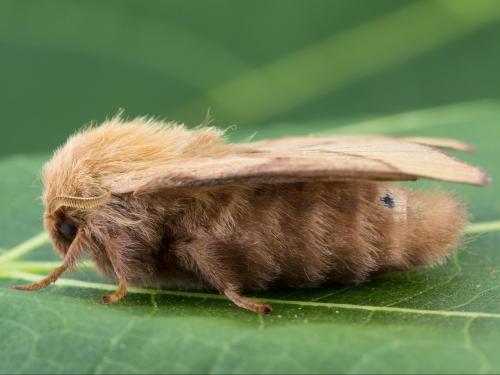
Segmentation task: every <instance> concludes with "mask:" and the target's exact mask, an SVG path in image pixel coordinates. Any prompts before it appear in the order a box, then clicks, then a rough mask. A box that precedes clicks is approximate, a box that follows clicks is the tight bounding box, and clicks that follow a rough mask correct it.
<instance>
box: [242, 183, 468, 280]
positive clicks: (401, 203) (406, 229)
mask: <svg viewBox="0 0 500 375" xmlns="http://www.w3.org/2000/svg"><path fill="white" fill-rule="evenodd" d="M252 205H253V206H254V209H255V211H254V212H255V214H254V215H253V216H252V217H250V218H248V219H245V220H244V224H243V225H242V230H241V232H240V235H239V238H238V240H237V244H236V245H235V247H236V248H241V249H243V250H242V252H241V254H239V256H241V257H244V258H246V264H249V265H250V266H249V269H252V270H253V272H252V274H248V275H246V276H245V280H244V281H243V282H242V284H243V285H244V286H245V288H249V289H266V288H268V287H270V286H273V285H275V286H285V287H295V288H310V287H316V286H319V285H322V284H326V283H328V282H340V283H347V284H349V283H359V282H362V281H365V280H367V279H368V278H369V277H370V276H371V275H373V274H378V273H383V272H387V271H392V270H406V269H409V268H412V267H414V266H420V265H432V264H435V263H438V262H440V261H441V260H443V259H444V258H445V256H446V255H447V254H449V253H450V251H451V250H453V249H454V248H456V247H457V245H458V243H459V241H460V234H461V231H462V228H463V225H464V223H465V217H466V215H465V211H464V209H463V207H462V205H461V204H460V203H459V202H458V201H457V200H455V199H454V198H452V197H450V196H449V195H446V194H444V193H429V192H417V191H411V190H407V189H405V188H403V187H402V186H400V185H398V184H385V183H372V182H331V183H315V184H307V183H306V184H288V185H282V186H278V187H273V188H272V189H271V190H266V191H264V192H261V193H260V195H259V197H257V198H256V199H254V200H253V201H252Z"/></svg>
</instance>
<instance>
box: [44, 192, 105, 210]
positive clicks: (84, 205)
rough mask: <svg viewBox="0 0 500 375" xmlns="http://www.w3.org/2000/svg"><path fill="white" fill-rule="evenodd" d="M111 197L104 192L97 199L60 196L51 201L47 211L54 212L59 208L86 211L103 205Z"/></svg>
mask: <svg viewBox="0 0 500 375" xmlns="http://www.w3.org/2000/svg"><path fill="white" fill-rule="evenodd" d="M110 197H111V193H110V192H106V193H104V194H102V195H100V196H98V197H71V196H66V195H61V196H58V197H55V198H54V199H52V201H51V202H50V204H49V211H50V212H54V211H56V210H57V209H59V208H60V207H71V208H80V209H88V208H94V207H99V206H103V205H105V204H106V203H107V202H108V200H109V198H110Z"/></svg>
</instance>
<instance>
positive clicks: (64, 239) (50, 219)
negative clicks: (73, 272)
mask: <svg viewBox="0 0 500 375" xmlns="http://www.w3.org/2000/svg"><path fill="white" fill-rule="evenodd" d="M109 198H110V194H109V193H104V194H102V195H100V196H97V197H76V196H56V197H53V198H51V199H50V201H49V202H48V204H47V205H46V210H45V215H44V223H45V228H46V229H47V232H48V233H49V234H50V237H51V239H52V242H53V244H54V247H55V249H56V250H57V251H58V252H59V253H60V254H61V255H64V254H66V252H67V250H68V248H69V246H70V245H71V243H72V242H73V240H74V239H75V237H76V234H77V232H78V231H79V230H83V228H84V226H85V222H86V216H87V215H86V212H85V211H86V210H89V209H92V208H97V207H100V206H103V205H105V204H106V203H107V202H108V200H109Z"/></svg>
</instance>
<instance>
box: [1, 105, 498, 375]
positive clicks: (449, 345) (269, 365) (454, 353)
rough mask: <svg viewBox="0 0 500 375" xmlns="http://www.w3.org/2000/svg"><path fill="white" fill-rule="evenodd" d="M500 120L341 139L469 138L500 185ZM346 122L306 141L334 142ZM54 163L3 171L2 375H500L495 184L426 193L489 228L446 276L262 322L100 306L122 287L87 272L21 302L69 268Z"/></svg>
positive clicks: (429, 273) (337, 295)
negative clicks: (56, 206)
mask: <svg viewBox="0 0 500 375" xmlns="http://www.w3.org/2000/svg"><path fill="white" fill-rule="evenodd" d="M499 121H500V105H499V104H498V103H494V102H489V103H475V104H474V103H473V104H468V105H456V106H452V107H443V108H437V109H430V110H425V111H418V112H413V113H409V114H408V113H407V114H402V115H398V116H394V117H391V118H385V119H383V120H377V119H373V120H365V121H363V122H362V123H358V124H355V125H346V126H345V127H340V128H336V129H338V130H337V131H340V130H342V129H343V130H342V132H348V131H352V132H354V131H359V132H364V130H368V131H369V132H379V133H394V134H398V135H406V134H413V135H425V136H446V137H455V138H459V139H463V140H466V141H469V142H471V143H472V144H474V145H475V146H476V147H477V149H478V152H477V154H475V155H460V156H461V157H464V158H465V159H467V160H469V161H471V162H474V163H476V164H479V165H481V166H483V167H485V168H486V169H487V170H488V171H489V172H490V173H491V174H492V176H493V178H494V181H495V180H497V179H498V178H500V165H499V164H498V151H497V150H498V148H497V147H498V146H497V143H498V142H497V140H498V138H499V137H500V128H499V127H498V123H499ZM333 123H334V122H333V121H326V120H325V121H323V122H321V123H318V124H308V125H307V128H308V129H311V131H314V132H326V131H327V130H328V129H330V128H331V124H333ZM337 124H338V122H337ZM298 125H299V124H297V125H296V126H295V128H296V129H299V126H298ZM393 125H394V126H393ZM396 125H397V127H396ZM293 128H294V126H291V125H290V124H288V125H287V129H293ZM305 128H306V127H305V125H304V124H302V128H301V129H305ZM272 129H274V130H269V129H267V130H264V131H263V133H264V134H265V135H267V136H276V135H279V134H280V132H281V131H280V129H281V126H280V125H277V126H276V127H273V128H272ZM244 136H245V134H241V135H240V136H239V137H240V138H241V137H244ZM236 137H237V135H236ZM45 158H46V157H45V156H39V157H21V156H17V157H10V158H5V159H2V160H1V161H0V175H1V176H2V177H3V181H2V184H1V185H0V204H1V207H2V210H1V212H0V223H1V225H0V248H2V249H3V250H0V251H1V252H0V301H1V303H0V332H1V333H2V340H0V372H1V373H165V372H170V373H172V372H173V373H202V372H203V373H205V372H210V373H256V372H258V373H289V372H291V373H368V372H369V373H378V372H385V373H416V372H426V373H436V372H448V373H487V372H500V357H499V356H498V352H499V351H500V298H499V297H500V267H499V265H500V252H499V251H498V243H499V240H500V231H498V230H499V229H500V222H499V221H498V220H499V219H500V198H499V197H498V193H497V192H498V186H497V184H496V182H494V183H493V185H492V186H490V187H487V188H485V189H480V188H475V187H469V186H455V185H451V184H437V183H430V182H425V183H419V184H417V186H419V187H426V188H427V187H435V186H442V187H444V188H447V189H451V190H453V191H455V192H456V193H457V194H458V195H460V196H462V197H464V199H466V200H467V201H468V202H469V205H470V209H471V212H472V218H473V221H474V222H476V223H477V224H475V225H474V226H471V227H470V229H469V232H470V234H469V239H470V241H467V245H466V247H465V248H463V249H461V250H460V251H459V252H458V253H457V254H456V255H454V256H453V257H452V258H451V259H450V260H449V261H448V262H447V263H446V264H444V265H441V266H438V267H435V268H432V269H418V270H414V271H411V272H407V273H392V274H388V275H385V276H382V277H379V278H376V279H374V280H372V281H371V282H368V283H365V284H362V285H359V286H350V287H339V286H331V287H325V288H322V289H317V290H308V291H303V290H277V291H270V292H268V293H262V294H259V295H258V296H257V297H258V298H260V299H263V300H267V301H269V302H270V303H271V304H272V305H273V307H274V312H273V314H272V315H270V316H266V317H262V316H257V315H254V314H251V313H248V312H246V311H243V310H240V309H238V308H236V307H235V306H233V305H232V304H231V303H229V302H228V301H226V300H225V299H224V298H222V297H221V296H218V295H215V294H210V293H188V292H179V291H157V290H145V289H132V290H131V293H130V294H129V296H128V297H127V298H126V299H125V301H123V302H122V303H120V304H118V305H113V306H105V305H101V304H100V303H99V297H100V295H102V294H104V293H106V292H107V291H109V290H112V289H113V288H114V286H113V285H112V284H113V283H112V282H111V281H110V280H103V279H101V278H100V277H99V276H97V275H96V274H95V272H94V270H93V268H92V267H90V266H89V265H88V264H84V265H83V266H82V267H81V269H79V270H77V271H75V272H73V273H71V274H68V275H64V277H63V279H61V280H59V281H58V282H57V283H56V284H55V285H53V286H50V287H49V288H47V289H45V290H43V291H40V292H37V293H27V292H20V291H16V290H12V289H10V288H9V286H10V285H12V284H14V283H20V282H26V281H29V280H36V279H37V278H40V277H41V276H42V275H45V274H46V273H47V272H48V271H49V270H50V269H51V267H54V266H55V265H57V260H58V258H57V256H56V255H55V254H54V252H53V251H52V250H51V249H50V246H49V245H48V243H47V237H46V236H45V235H43V234H40V233H41V232H42V226H41V214H42V207H41V204H40V203H39V201H37V196H38V195H39V194H40V184H39V183H37V182H36V181H37V175H38V173H39V172H38V171H39V168H40V165H41V163H42V162H43V160H44V159H45ZM34 181H35V183H34Z"/></svg>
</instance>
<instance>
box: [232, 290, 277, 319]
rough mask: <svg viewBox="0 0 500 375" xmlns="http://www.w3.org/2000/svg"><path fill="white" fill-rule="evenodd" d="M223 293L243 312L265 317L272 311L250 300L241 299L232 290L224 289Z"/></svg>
mask: <svg viewBox="0 0 500 375" xmlns="http://www.w3.org/2000/svg"><path fill="white" fill-rule="evenodd" d="M223 293H224V295H225V296H226V297H227V298H228V299H229V300H230V301H231V302H233V303H234V304H235V305H236V306H238V307H241V308H243V309H245V310H249V311H253V312H255V313H257V314H266V315H267V314H270V313H271V312H272V311H273V309H272V308H271V306H269V305H266V304H262V303H258V302H255V301H253V300H252V299H250V298H246V297H243V296H241V295H239V294H238V292H236V291H235V290H234V289H232V288H228V289H225V290H224V292H223Z"/></svg>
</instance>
